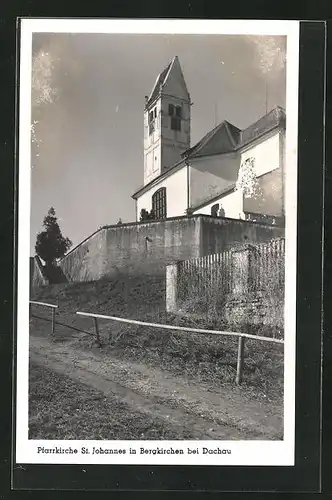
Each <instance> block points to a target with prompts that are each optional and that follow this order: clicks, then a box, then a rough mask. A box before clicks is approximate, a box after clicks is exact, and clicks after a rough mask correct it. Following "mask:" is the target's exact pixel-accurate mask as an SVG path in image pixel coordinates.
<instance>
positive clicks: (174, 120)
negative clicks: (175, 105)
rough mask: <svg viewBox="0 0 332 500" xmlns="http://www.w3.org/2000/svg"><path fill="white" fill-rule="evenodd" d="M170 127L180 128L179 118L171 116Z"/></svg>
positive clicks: (173, 128)
mask: <svg viewBox="0 0 332 500" xmlns="http://www.w3.org/2000/svg"><path fill="white" fill-rule="evenodd" d="M171 129H172V130H181V119H180V118H178V117H177V116H172V118H171Z"/></svg>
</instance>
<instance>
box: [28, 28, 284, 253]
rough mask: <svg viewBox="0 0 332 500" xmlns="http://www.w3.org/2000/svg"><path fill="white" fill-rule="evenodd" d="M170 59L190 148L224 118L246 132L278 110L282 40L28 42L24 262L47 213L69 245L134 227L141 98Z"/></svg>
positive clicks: (39, 38)
mask: <svg viewBox="0 0 332 500" xmlns="http://www.w3.org/2000/svg"><path fill="white" fill-rule="evenodd" d="M176 55H177V56H178V57H179V61H180V64H181V67H182V71H183V73H184V77H185V80H186V83H187V87H188V91H189V93H190V95H191V100H192V102H193V106H192V108H191V113H192V114H191V141H192V145H194V144H195V143H196V142H197V141H199V140H200V139H201V137H203V136H204V135H205V134H206V133H207V132H208V131H209V130H211V129H212V128H213V127H214V126H215V125H216V124H218V123H220V122H221V121H223V120H228V121H229V122H231V123H233V124H234V125H236V126H237V127H239V128H244V127H247V126H248V125H250V124H251V123H253V122H254V121H256V120H258V119H259V118H260V117H261V116H263V115H264V114H265V113H266V109H267V110H268V111H269V110H271V109H272V108H273V107H274V106H276V105H280V106H283V107H285V100H286V91H285V87H286V75H285V56H286V37H258V36H257V37H256V36H241V35H233V36H229V35H128V34H120V35H119V34H62V33H36V34H34V35H33V54H32V57H33V65H32V68H33V70H32V97H31V105H32V121H33V122H35V125H34V127H33V128H34V133H33V135H32V138H33V144H32V153H31V225H30V253H31V255H34V254H35V252H34V245H35V242H36V235H37V233H38V232H39V231H41V230H42V222H43V218H44V216H45V215H46V213H47V211H48V209H49V208H50V207H51V206H53V207H54V208H55V211H56V214H57V216H58V220H59V224H60V228H61V230H62V233H63V235H64V236H66V237H69V238H70V239H71V240H72V242H73V245H76V244H78V243H79V242H80V241H81V240H82V239H84V238H86V237H87V236H89V234H91V233H92V232H94V231H95V230H96V229H98V227H100V226H103V225H107V224H115V223H116V222H117V221H118V219H119V218H121V219H122V221H123V222H131V221H134V220H135V204H134V200H132V198H131V195H132V194H133V192H134V191H135V190H136V189H137V188H138V187H140V186H141V185H142V184H143V137H144V136H143V133H144V130H143V112H144V103H145V96H146V95H148V94H150V92H151V90H152V88H153V85H154V82H155V80H156V78H157V76H158V74H159V73H160V72H161V71H162V70H163V69H164V67H165V66H166V65H167V64H168V63H169V62H170V60H171V59H172V58H173V57H174V56H176ZM21 84H22V82H21Z"/></svg>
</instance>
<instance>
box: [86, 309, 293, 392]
mask: <svg viewBox="0 0 332 500" xmlns="http://www.w3.org/2000/svg"><path fill="white" fill-rule="evenodd" d="M76 314H78V315H80V316H87V317H90V318H92V319H93V321H94V325H95V329H96V340H97V343H98V344H99V345H101V343H100V335H99V328H98V319H107V320H111V321H119V322H121V323H130V324H133V325H141V326H152V327H154V328H162V329H164V330H176V331H180V332H192V333H201V334H210V335H228V336H233V337H238V339H239V341H238V357H237V370H236V383H237V384H238V385H239V384H241V381H242V373H243V364H244V345H245V339H247V338H248V339H252V340H259V341H263V342H273V343H275V344H283V343H284V341H283V340H281V339H274V338H271V337H263V336H260V335H251V334H249V333H240V332H227V331H222V330H207V329H205V328H191V327H183V326H176V325H166V324H161V323H149V322H146V321H138V320H134V319H127V318H119V317H117V316H106V315H104V314H95V313H88V312H81V311H77V312H76Z"/></svg>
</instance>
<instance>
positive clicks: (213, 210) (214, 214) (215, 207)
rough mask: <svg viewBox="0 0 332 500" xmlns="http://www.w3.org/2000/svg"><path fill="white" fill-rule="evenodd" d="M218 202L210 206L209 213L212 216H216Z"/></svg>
mask: <svg viewBox="0 0 332 500" xmlns="http://www.w3.org/2000/svg"><path fill="white" fill-rule="evenodd" d="M218 210H219V203H216V204H215V205H213V206H212V207H211V215H212V217H218Z"/></svg>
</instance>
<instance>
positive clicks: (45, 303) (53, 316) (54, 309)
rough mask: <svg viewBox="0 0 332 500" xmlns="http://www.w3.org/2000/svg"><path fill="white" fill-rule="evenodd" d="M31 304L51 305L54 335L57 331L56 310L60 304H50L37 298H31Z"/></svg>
mask: <svg viewBox="0 0 332 500" xmlns="http://www.w3.org/2000/svg"><path fill="white" fill-rule="evenodd" d="M29 303H30V304H34V305H36V306H43V307H50V308H51V309H52V335H54V332H55V312H56V310H57V309H58V306H56V305H55V304H48V303H47V302H37V301H36V300H29Z"/></svg>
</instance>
